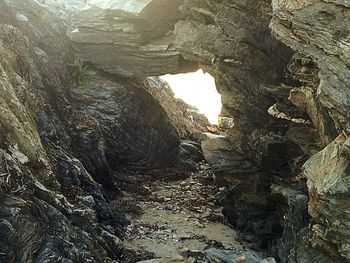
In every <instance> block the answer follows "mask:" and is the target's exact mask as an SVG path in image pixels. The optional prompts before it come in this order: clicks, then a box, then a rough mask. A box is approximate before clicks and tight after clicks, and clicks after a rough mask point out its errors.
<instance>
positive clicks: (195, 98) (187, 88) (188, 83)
mask: <svg viewBox="0 0 350 263" xmlns="http://www.w3.org/2000/svg"><path fill="white" fill-rule="evenodd" d="M161 79H163V80H165V81H167V82H168V83H169V85H170V87H171V89H172V90H173V91H174V93H175V97H176V98H180V99H182V100H184V101H185V102H186V103H188V104H190V105H193V106H196V107H197V108H198V109H199V111H200V112H201V113H203V114H204V115H205V116H207V118H208V120H209V122H210V123H212V124H217V123H218V117H219V114H220V112H221V107H222V105H221V96H220V94H219V93H218V92H217V90H216V86H215V80H214V78H213V77H212V76H211V75H210V74H208V73H204V72H203V70H201V69H200V70H198V71H197V72H194V73H186V74H176V75H165V76H161Z"/></svg>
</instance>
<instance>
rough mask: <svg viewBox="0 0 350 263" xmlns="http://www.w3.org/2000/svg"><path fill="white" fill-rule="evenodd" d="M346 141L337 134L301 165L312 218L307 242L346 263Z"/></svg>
mask: <svg viewBox="0 0 350 263" xmlns="http://www.w3.org/2000/svg"><path fill="white" fill-rule="evenodd" d="M349 147H350V140H349V137H348V136H347V135H345V134H342V135H340V136H339V137H338V138H337V139H336V140H335V141H333V142H332V143H331V144H329V145H328V146H327V147H326V148H324V149H323V150H322V151H321V152H319V153H317V154H316V155H314V156H313V157H311V158H310V159H309V160H308V161H307V162H306V163H305V165H304V167H303V169H304V174H305V176H306V178H307V179H308V182H307V185H308V188H309V194H310V202H309V213H310V215H311V217H312V218H313V225H312V227H311V232H312V238H311V242H312V244H313V245H314V246H316V247H317V248H319V249H320V250H321V251H323V252H324V253H325V254H328V255H332V257H334V258H335V259H338V260H341V259H342V260H347V261H349V260H350V250H349V247H350V244H349V233H350V226H349V223H348V222H349V220H350V218H349V215H348V213H347V211H346V209H344V207H345V204H346V203H347V202H348V195H349V191H350V189H349V182H348V178H349V156H350V151H349V150H350V148H349Z"/></svg>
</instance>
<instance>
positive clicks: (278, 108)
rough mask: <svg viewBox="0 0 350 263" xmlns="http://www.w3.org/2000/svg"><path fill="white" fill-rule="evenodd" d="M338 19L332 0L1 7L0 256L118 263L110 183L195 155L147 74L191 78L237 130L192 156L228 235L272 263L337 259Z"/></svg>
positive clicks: (345, 149)
mask: <svg viewBox="0 0 350 263" xmlns="http://www.w3.org/2000/svg"><path fill="white" fill-rule="evenodd" d="M39 13H40V14H41V15H40V16H38V15H37V14H39ZM349 14H350V5H349V3H348V2H347V1H345V0H342V1H341V0H338V1H337V0H327V1H326V0H304V1H284V0H273V1H272V3H271V1H270V0H260V1H253V0H248V1H238V0H230V1H226V0H225V1H214V0H206V1H199V0H176V1H170V2H169V1H168V2H165V1H161V0H153V1H152V0H142V1H108V0H106V1H102V2H101V1H100V2H98V1H94V0H88V1H80V0H74V1H70V2H69V3H66V1H54V0H45V1H34V0H25V1H20V0H14V1H7V0H0V23H1V24H0V40H1V41H0V43H1V44H0V59H1V60H0V64H1V65H0V73H1V76H0V102H1V103H0V113H1V115H0V131H1V135H0V148H1V156H2V158H1V162H2V165H1V166H0V168H1V173H0V175H1V177H0V189H1V191H0V193H1V201H0V206H1V212H0V213H1V221H0V229H1V232H2V233H5V234H4V235H2V236H1V237H0V243H1V248H2V250H1V251H0V252H1V254H0V257H2V258H0V260H2V261H4V262H6V261H7V262H32V261H33V262H41V260H42V259H43V258H48V257H51V258H52V262H57V260H58V259H62V260H63V259H66V260H72V261H73V262H74V260H76V261H77V260H79V259H81V258H84V259H87V260H90V261H92V262H108V261H113V260H117V259H118V258H119V257H120V255H121V253H122V248H121V246H120V240H119V239H120V238H122V236H123V235H122V234H121V233H122V232H123V228H124V226H125V225H126V224H127V220H126V219H125V218H124V217H123V215H121V214H120V213H119V212H118V209H112V208H111V206H110V200H111V199H114V198H115V196H116V194H118V193H120V190H119V189H118V183H117V181H116V180H115V179H116V178H118V177H120V176H122V174H124V173H131V174H134V173H135V172H138V173H144V172H145V171H147V170H150V169H162V168H168V167H172V166H176V167H178V168H185V169H187V170H193V169H195V162H196V161H198V160H200V159H201V156H200V155H201V154H200V153H199V151H198V145H195V144H193V143H192V142H191V143H182V144H181V145H180V136H181V137H186V136H187V135H184V134H189V133H191V131H189V132H188V130H187V129H191V130H192V129H193V127H191V126H186V125H184V123H183V120H182V119H181V118H177V116H178V115H177V114H175V115H173V116H172V114H171V113H172V112H173V111H172V110H170V109H171V107H170V108H168V110H167V109H166V107H164V108H165V111H164V110H163V109H162V107H161V105H160V104H163V103H162V102H159V101H161V100H160V99H159V98H161V96H159V94H158V95H155V94H153V97H152V96H151V95H150V94H149V93H148V92H146V90H148V91H149V90H150V83H149V82H148V83H147V81H146V82H145V78H146V77H150V76H159V75H163V74H166V73H178V72H188V71H193V70H196V69H198V68H203V69H204V70H205V71H207V72H209V73H210V74H211V75H213V76H214V77H215V79H216V84H217V88H218V91H219V92H220V93H221V96H222V100H223V114H224V115H225V116H229V117H231V118H232V119H233V120H234V123H235V125H234V126H233V128H232V129H230V130H229V131H228V132H227V134H226V136H214V137H211V138H208V139H206V140H205V141H204V142H203V143H202V150H203V153H204V155H205V157H206V159H207V161H208V162H209V164H210V165H211V166H212V168H213V171H214V173H215V176H216V181H217V183H218V184H220V185H222V186H226V187H228V189H229V191H228V193H227V195H225V196H226V199H225V204H224V214H225V215H226V216H227V219H228V221H229V222H230V224H231V225H233V226H234V227H235V228H236V230H237V231H238V233H239V236H240V238H241V239H243V240H244V241H246V242H248V243H249V244H250V246H251V247H253V248H255V249H258V250H264V251H266V252H267V253H268V254H269V255H271V256H274V257H275V258H278V259H279V260H280V261H281V262H316V261H317V262H348V261H350V252H349V251H350V249H349V247H350V243H349V240H350V238H349V233H350V229H349V228H350V227H349V220H350V218H349V215H348V212H347V208H348V200H349V189H348V184H349V182H348V176H349V156H350V155H349V117H350V116H349V112H350V111H349V98H350V94H349V87H350V79H349V76H350V74H349V71H350V70H349V63H350V62H349V57H350V40H349V36H350V33H349V28H350V15H349ZM271 31H272V32H271ZM74 58H83V59H84V61H85V62H86V63H88V64H87V65H88V66H89V69H91V70H93V71H94V75H92V76H91V80H90V81H89V83H88V85H86V87H84V85H81V86H78V87H73V86H74V85H72V83H73V82H74V81H76V80H74V75H75V76H76V74H74V71H73V72H72V67H71V66H70V64H74V62H73V60H74ZM80 73H81V72H80ZM78 82H79V81H78ZM75 86H76V85H75ZM150 93H151V94H152V92H150ZM155 98H157V99H158V101H157V100H156V99H155ZM163 105H164V104H163ZM174 116H175V117H174ZM169 117H170V118H169ZM171 119H172V120H173V121H172V120H171ZM173 122H175V124H176V125H174V123H173ZM195 128H196V127H195ZM179 132H180V136H179ZM191 158H194V159H193V160H192V159H191ZM131 170H132V172H131ZM14 207H15V208H16V209H13V208H14ZM26 229H31V230H32V233H31V234H30V235H28V233H27V232H26ZM68 230H69V231H68ZM59 239H60V240H62V241H58V240H59ZM14 247H16V248H19V249H20V252H17V251H16V250H15V249H14ZM68 262H69V261H68Z"/></svg>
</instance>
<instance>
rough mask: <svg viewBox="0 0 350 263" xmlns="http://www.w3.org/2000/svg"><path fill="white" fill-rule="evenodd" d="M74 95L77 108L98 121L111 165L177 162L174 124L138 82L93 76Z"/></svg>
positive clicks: (156, 166)
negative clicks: (88, 82) (109, 79)
mask: <svg viewBox="0 0 350 263" xmlns="http://www.w3.org/2000/svg"><path fill="white" fill-rule="evenodd" d="M139 85H140V84H139ZM72 97H73V102H74V104H73V105H74V106H75V107H76V108H77V109H78V110H80V111H82V112H84V113H85V114H86V115H88V116H90V117H92V118H93V119H95V120H96V123H97V127H98V129H100V130H101V133H102V136H103V137H104V138H105V150H106V157H107V160H108V163H110V165H111V167H112V168H114V169H119V168H124V169H138V170H142V169H159V168H165V167H168V166H171V165H172V164H174V162H175V159H176V157H177V151H178V146H179V144H180V141H179V137H178V133H177V131H176V129H175V126H174V125H173V123H172V122H171V121H170V119H169V118H168V116H167V115H166V113H165V112H164V110H163V109H162V108H161V106H160V105H159V104H158V103H157V102H156V101H155V100H154V98H152V96H151V95H150V94H148V93H147V92H146V91H145V90H144V89H142V88H141V87H138V84H137V83H136V82H135V83H133V82H131V81H126V82H124V83H123V82H119V83H118V82H113V81H108V80H106V79H105V78H100V77H94V78H93V80H92V83H91V85H90V86H89V87H88V88H86V87H77V88H75V89H73V91H72ZM81 129H82V130H83V129H84V127H81ZM80 150H82V149H80ZM91 159H94V158H93V156H91Z"/></svg>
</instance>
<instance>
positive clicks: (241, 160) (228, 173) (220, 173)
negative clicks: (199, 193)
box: [202, 137, 258, 184]
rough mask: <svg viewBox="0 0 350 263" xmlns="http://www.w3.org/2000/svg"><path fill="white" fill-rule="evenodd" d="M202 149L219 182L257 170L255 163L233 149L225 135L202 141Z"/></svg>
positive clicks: (225, 181)
mask: <svg viewBox="0 0 350 263" xmlns="http://www.w3.org/2000/svg"><path fill="white" fill-rule="evenodd" d="M202 150H203V154H204V157H205V159H206V161H207V162H208V163H209V164H210V165H211V167H212V169H213V171H214V173H215V176H216V181H217V182H218V183H219V184H230V183H232V182H233V181H235V180H238V177H240V176H243V177H245V176H247V175H248V174H254V173H256V172H257V171H258V168H257V166H256V164H254V163H253V162H252V161H251V160H249V159H247V158H246V156H244V155H243V154H242V153H240V152H239V150H237V149H234V148H233V147H232V144H231V143H230V141H229V140H228V139H227V138H225V137H217V138H211V139H207V140H204V141H202Z"/></svg>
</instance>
